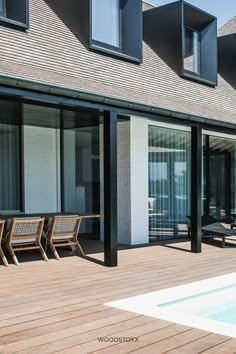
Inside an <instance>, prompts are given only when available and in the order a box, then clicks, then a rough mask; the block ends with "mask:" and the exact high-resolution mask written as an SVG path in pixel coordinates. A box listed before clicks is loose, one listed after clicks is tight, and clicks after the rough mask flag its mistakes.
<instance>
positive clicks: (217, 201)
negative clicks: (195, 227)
mask: <svg viewBox="0 0 236 354" xmlns="http://www.w3.org/2000/svg"><path fill="white" fill-rule="evenodd" d="M204 140H205V142H206V139H204ZM235 168H236V141H235V140H233V139H225V138H220V137H214V136H209V147H207V144H206V143H205V146H204V176H203V179H204V198H205V200H204V214H208V213H209V214H210V215H211V216H213V217H215V218H216V219H217V220H219V221H227V220H230V214H231V216H233V217H234V218H236V192H235V190H236V177H235V176H236V171H235Z"/></svg>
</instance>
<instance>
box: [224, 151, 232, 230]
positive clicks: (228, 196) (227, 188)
mask: <svg viewBox="0 0 236 354" xmlns="http://www.w3.org/2000/svg"><path fill="white" fill-rule="evenodd" d="M230 214H231V156H230V152H226V153H225V222H226V223H227V224H230V223H231V215H230Z"/></svg>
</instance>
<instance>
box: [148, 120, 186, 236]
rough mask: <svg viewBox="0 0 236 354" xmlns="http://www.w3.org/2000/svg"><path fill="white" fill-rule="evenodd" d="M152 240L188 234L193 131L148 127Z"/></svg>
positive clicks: (150, 231) (149, 207) (149, 203)
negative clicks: (191, 135) (191, 138)
mask: <svg viewBox="0 0 236 354" xmlns="http://www.w3.org/2000/svg"><path fill="white" fill-rule="evenodd" d="M148 209H149V235H150V240H162V239H170V238H177V237H180V236H182V235H186V230H187V229H186V219H187V215H189V211H190V133H189V132H185V131H178V130H173V129H166V128H160V127H156V126H149V199H148Z"/></svg>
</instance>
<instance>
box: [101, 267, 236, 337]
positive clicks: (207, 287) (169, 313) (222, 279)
mask: <svg viewBox="0 0 236 354" xmlns="http://www.w3.org/2000/svg"><path fill="white" fill-rule="evenodd" d="M105 305H108V306H112V307H116V308H119V309H123V310H126V311H131V312H135V313H139V314H142V315H146V316H151V317H155V318H159V319H162V320H165V321H169V322H172V323H179V324H182V325H186V326H188V327H193V328H199V329H202V330H205V331H209V332H214V333H218V334H222V335H225V336H229V337H233V338H236V273H231V274H226V275H222V276H218V277H214V278H210V279H206V280H201V281H197V282H193V283H189V284H184V285H180V286H176V287H173V288H167V289H163V290H159V291H155V292H151V293H147V294H143V295H139V296H134V297H130V298H126V299H122V300H118V301H114V302H111V303H108V304H105Z"/></svg>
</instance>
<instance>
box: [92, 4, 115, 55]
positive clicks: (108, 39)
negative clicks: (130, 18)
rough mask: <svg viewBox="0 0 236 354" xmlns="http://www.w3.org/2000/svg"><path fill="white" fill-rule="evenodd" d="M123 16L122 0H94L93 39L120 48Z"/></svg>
mask: <svg viewBox="0 0 236 354" xmlns="http://www.w3.org/2000/svg"><path fill="white" fill-rule="evenodd" d="M121 16H122V11H121V7H120V0H102V1H101V0H92V40H93V41H94V42H98V44H99V43H100V44H103V45H107V46H113V47H117V48H120V47H121V22H122V18H121Z"/></svg>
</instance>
